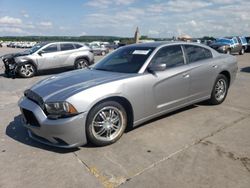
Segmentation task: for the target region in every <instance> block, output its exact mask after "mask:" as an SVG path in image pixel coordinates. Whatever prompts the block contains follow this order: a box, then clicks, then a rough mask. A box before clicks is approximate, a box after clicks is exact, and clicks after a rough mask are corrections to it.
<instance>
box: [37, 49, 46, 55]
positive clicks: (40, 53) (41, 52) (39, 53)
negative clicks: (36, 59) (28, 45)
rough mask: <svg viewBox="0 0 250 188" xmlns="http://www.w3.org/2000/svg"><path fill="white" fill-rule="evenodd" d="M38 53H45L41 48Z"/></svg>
mask: <svg viewBox="0 0 250 188" xmlns="http://www.w3.org/2000/svg"><path fill="white" fill-rule="evenodd" d="M37 53H38V55H40V56H42V54H43V53H45V52H44V51H43V50H40V51H39V52H37Z"/></svg>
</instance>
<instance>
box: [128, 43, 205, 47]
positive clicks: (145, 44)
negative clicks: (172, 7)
mask: <svg viewBox="0 0 250 188" xmlns="http://www.w3.org/2000/svg"><path fill="white" fill-rule="evenodd" d="M171 44H179V45H181V44H184V45H185V44H191V45H196V46H201V47H207V46H206V45H204V44H200V43H196V42H183V41H159V42H148V43H139V44H131V45H127V46H128V47H146V48H158V47H161V46H165V45H171ZM125 47H126V46H125Z"/></svg>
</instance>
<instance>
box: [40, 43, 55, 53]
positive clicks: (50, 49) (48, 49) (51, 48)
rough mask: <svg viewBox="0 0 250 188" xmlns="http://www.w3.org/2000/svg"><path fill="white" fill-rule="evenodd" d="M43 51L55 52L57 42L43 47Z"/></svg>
mask: <svg viewBox="0 0 250 188" xmlns="http://www.w3.org/2000/svg"><path fill="white" fill-rule="evenodd" d="M43 51H44V52H45V53H50V52H56V51H57V44H51V45H49V46H48V47H46V48H44V49H43Z"/></svg>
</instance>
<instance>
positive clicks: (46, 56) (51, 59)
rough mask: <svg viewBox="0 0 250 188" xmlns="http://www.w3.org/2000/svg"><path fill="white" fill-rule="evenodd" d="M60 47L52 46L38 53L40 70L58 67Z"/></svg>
mask: <svg viewBox="0 0 250 188" xmlns="http://www.w3.org/2000/svg"><path fill="white" fill-rule="evenodd" d="M58 52H59V51H58V45H57V44H51V45H49V46H47V47H45V48H43V49H41V50H40V54H39V52H38V54H39V55H38V58H37V64H38V69H39V70H44V69H51V68H56V67H58V60H57V55H58Z"/></svg>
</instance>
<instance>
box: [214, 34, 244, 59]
mask: <svg viewBox="0 0 250 188" xmlns="http://www.w3.org/2000/svg"><path fill="white" fill-rule="evenodd" d="M210 47H211V48H213V49H215V50H216V51H218V52H220V53H226V54H234V53H238V54H240V55H242V54H244V52H245V48H244V47H243V46H242V44H241V42H240V38H239V37H226V38H220V39H217V40H216V41H215V42H214V43H212V44H210Z"/></svg>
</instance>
